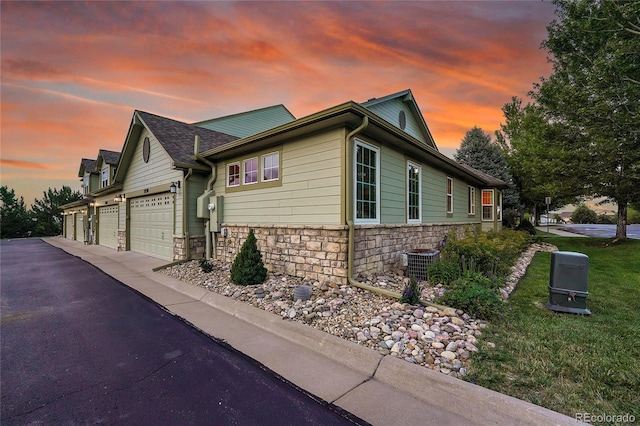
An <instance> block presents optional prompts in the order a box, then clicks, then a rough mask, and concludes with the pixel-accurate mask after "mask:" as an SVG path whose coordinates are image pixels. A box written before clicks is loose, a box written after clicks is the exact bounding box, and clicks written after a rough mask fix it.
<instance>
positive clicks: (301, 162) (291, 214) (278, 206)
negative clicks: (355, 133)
mask: <svg viewBox="0 0 640 426" xmlns="http://www.w3.org/2000/svg"><path fill="white" fill-rule="evenodd" d="M343 142H344V136H343V131H342V130H341V129H338V130H334V131H331V132H327V133H323V134H319V135H315V136H311V137H308V138H304V139H301V140H299V141H296V142H292V143H288V144H285V145H284V146H283V147H282V170H281V173H280V174H281V179H282V185H281V186H278V187H274V188H263V189H248V190H244V191H237V192H230V193H226V194H225V180H226V177H225V173H226V171H225V165H224V163H223V162H221V163H220V164H219V165H218V178H217V181H216V184H215V186H214V189H215V190H216V194H218V195H222V194H224V195H225V197H224V222H226V223H232V224H270V223H285V224H300V225H307V224H308V225H338V224H340V218H341V210H342V207H341V206H342V204H341V199H342V196H341V191H342V185H341V177H340V176H341V170H342V144H343Z"/></svg>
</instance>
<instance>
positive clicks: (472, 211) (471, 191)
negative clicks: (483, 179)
mask: <svg viewBox="0 0 640 426" xmlns="http://www.w3.org/2000/svg"><path fill="white" fill-rule="evenodd" d="M467 203H468V204H469V205H468V207H467V214H468V215H469V216H475V215H476V187H475V186H471V185H469V186H468V196H467Z"/></svg>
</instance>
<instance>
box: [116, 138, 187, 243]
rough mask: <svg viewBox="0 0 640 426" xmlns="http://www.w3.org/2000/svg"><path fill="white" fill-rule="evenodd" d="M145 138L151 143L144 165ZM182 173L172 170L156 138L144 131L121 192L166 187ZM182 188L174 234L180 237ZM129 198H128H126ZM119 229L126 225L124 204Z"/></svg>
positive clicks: (124, 204) (179, 191)
mask: <svg viewBox="0 0 640 426" xmlns="http://www.w3.org/2000/svg"><path fill="white" fill-rule="evenodd" d="M145 137H149V141H150V142H151V145H150V147H151V150H150V154H149V162H148V163H145V162H144V160H143V159H142V146H143V141H144V138H145ZM182 178H183V173H182V171H181V170H175V169H174V168H173V162H172V161H171V157H169V154H167V152H166V151H165V150H164V148H162V146H161V145H160V143H159V142H158V141H157V140H156V138H155V137H154V136H153V135H152V134H151V133H150V132H149V131H148V130H146V129H145V130H144V131H143V132H142V134H141V135H140V139H139V141H138V144H137V145H136V149H135V151H134V153H133V159H132V160H131V164H130V165H129V169H128V170H127V175H126V177H125V179H124V186H123V190H122V192H124V193H125V194H127V193H132V192H134V191H143V190H144V189H147V188H153V187H155V186H158V185H167V188H168V186H169V185H170V184H171V182H172V181H173V182H175V181H181V182H182ZM183 190H184V187H183V188H181V189H179V190H178V193H177V194H176V203H175V204H176V205H175V208H176V218H175V219H176V234H178V235H182V233H183V230H182V193H183ZM127 198H129V197H127ZM120 207H121V208H120V228H121V229H124V224H125V223H126V221H125V220H126V214H127V212H126V203H123V204H122V205H121V206H120Z"/></svg>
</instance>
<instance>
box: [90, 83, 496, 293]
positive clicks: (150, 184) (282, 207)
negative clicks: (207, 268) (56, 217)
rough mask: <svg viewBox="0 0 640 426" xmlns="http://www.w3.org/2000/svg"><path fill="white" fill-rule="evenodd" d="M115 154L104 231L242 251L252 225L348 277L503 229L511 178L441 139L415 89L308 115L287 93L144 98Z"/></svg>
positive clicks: (319, 272)
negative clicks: (177, 111)
mask: <svg viewBox="0 0 640 426" xmlns="http://www.w3.org/2000/svg"><path fill="white" fill-rule="evenodd" d="M197 138H199V143H195V140H196V139H197ZM194 143H195V145H196V146H194ZM103 163H104V162H103ZM100 164H101V163H100V159H98V161H97V164H96V168H99V167H100ZM116 167H117V170H116V172H115V174H114V175H113V177H112V180H111V181H109V182H108V184H107V186H104V187H101V188H100V189H98V190H95V191H92V192H90V194H91V195H93V196H94V197H95V202H94V209H95V212H96V214H97V223H98V227H97V229H98V232H97V236H96V239H95V240H94V241H97V242H98V243H99V244H103V245H107V246H109V247H113V248H116V249H118V250H133V251H138V252H141V253H145V254H150V255H153V256H157V257H160V258H163V259H166V260H179V259H185V258H192V257H201V256H202V255H203V254H204V255H210V254H211V255H214V256H217V257H220V258H222V259H225V260H228V261H231V260H233V258H234V257H235V255H236V254H237V252H238V250H239V248H240V246H241V244H242V243H243V242H244V240H245V239H246V236H247V234H248V232H249V229H250V228H253V229H254V230H255V233H256V237H257V239H258V244H259V248H260V250H261V251H262V253H263V256H264V261H265V264H266V266H267V267H268V268H269V269H271V270H273V271H279V272H283V273H287V274H290V275H295V276H304V277H308V278H311V279H318V280H329V281H335V282H340V283H344V282H346V281H347V277H348V276H349V274H358V273H363V272H373V271H383V270H388V269H394V268H397V267H399V266H400V260H401V254H402V253H404V252H407V251H412V250H414V249H418V248H420V249H424V248H438V247H439V246H440V244H441V242H442V240H443V238H444V237H445V235H447V234H448V233H450V232H455V233H457V234H463V233H465V232H467V231H468V230H471V229H482V230H499V229H500V227H501V202H502V195H501V189H503V188H505V187H506V184H505V183H504V182H502V181H500V180H498V179H495V178H493V177H491V176H489V175H487V174H484V173H481V172H479V171H477V170H474V169H472V168H469V167H467V166H462V165H461V164H459V163H457V162H455V161H454V160H452V159H450V158H448V157H446V156H444V155H443V154H441V153H440V152H438V149H437V146H436V143H435V141H434V140H433V137H432V136H431V133H430V131H429V129H428V127H427V124H426V123H425V121H424V119H423V117H422V114H421V113H420V110H419V108H418V105H417V103H416V102H415V100H414V98H413V95H412V93H411V91H410V90H406V91H403V92H399V93H396V94H392V95H389V96H385V97H383V98H379V99H371V100H369V101H367V102H364V103H356V102H352V101H351V102H347V103H344V104H340V105H337V106H335V107H333V108H329V109H326V110H324V111H320V112H318V113H315V114H312V115H309V116H307V117H303V118H300V119H297V120H296V119H294V117H293V116H292V115H291V114H290V113H289V112H288V111H287V110H286V108H284V107H283V106H281V105H280V106H276V107H269V108H264V109H260V110H255V111H249V112H247V113H243V114H236V115H233V116H228V117H222V118H219V119H214V120H207V121H204V122H199V123H195V124H186V123H181V122H178V121H174V120H170V119H167V118H163V117H159V116H156V115H153V114H149V113H145V112H141V111H136V112H135V113H134V115H133V118H132V122H131V125H130V128H129V132H128V135H127V138H126V140H125V144H124V147H123V150H122V154H121V156H120V159H119V162H118V164H117V166H116ZM100 173H102V169H101V170H100ZM100 176H102V175H100ZM101 183H102V180H101ZM101 186H102V185H101ZM114 194H115V195H121V197H119V198H118V200H121V201H118V202H115V203H114V202H113V201H112V200H113V196H114ZM111 210H113V212H111ZM111 216H113V219H108V220H112V221H113V224H112V225H110V226H109V227H108V229H106V228H105V229H102V224H103V223H104V222H105V220H107V219H106V218H107V217H111ZM113 229H115V230H116V234H115V235H116V238H115V240H112V239H111V236H110V234H109V233H110V232H111V231H112V230H113Z"/></svg>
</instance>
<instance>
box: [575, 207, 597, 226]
mask: <svg viewBox="0 0 640 426" xmlns="http://www.w3.org/2000/svg"><path fill="white" fill-rule="evenodd" d="M571 222H573V223H598V214H597V213H596V212H594V211H593V210H591V209H590V208H589V207H587V206H585V205H584V204H580V205H579V206H578V207H577V208H576V209H575V210H574V212H573V213H571Z"/></svg>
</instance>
